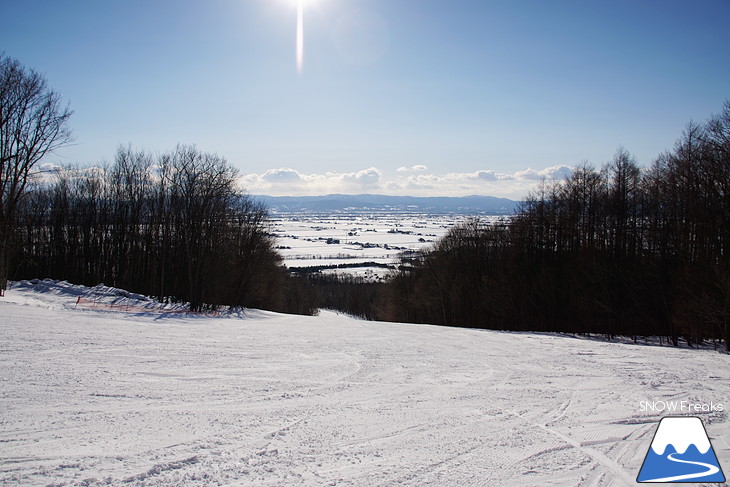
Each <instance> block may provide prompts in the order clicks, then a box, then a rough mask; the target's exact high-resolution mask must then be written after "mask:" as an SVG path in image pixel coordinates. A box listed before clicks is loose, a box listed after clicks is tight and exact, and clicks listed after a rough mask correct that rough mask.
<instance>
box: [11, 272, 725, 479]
mask: <svg viewBox="0 0 730 487" xmlns="http://www.w3.org/2000/svg"><path fill="white" fill-rule="evenodd" d="M79 297H84V298H86V299H85V300H81V301H80V302H79V300H78V298H79ZM77 302H78V304H77ZM113 305H114V306H113ZM176 311H179V310H175V309H166V310H165V309H160V308H159V307H156V306H155V305H154V303H152V302H150V301H147V300H145V299H144V298H143V297H141V296H135V295H129V294H125V293H123V292H119V291H117V290H114V289H110V288H102V287H99V288H96V289H89V288H83V287H79V286H71V285H68V284H67V283H63V282H60V283H59V282H53V281H40V282H37V283H29V282H23V283H14V285H13V287H12V288H11V289H10V290H9V291H8V292H7V295H6V296H5V297H4V298H0V484H2V485H124V486H135V485H252V486H253V485H255V486H273V485H311V486H320V485H367V486H370V485H413V486H416V485H417V486H423V485H434V486H436V485H437V486H444V485H446V486H449V485H453V486H466V485H489V486H544V485H556V486H565V485H589V486H604V485H605V486H608V485H633V484H634V482H635V478H636V475H637V473H638V471H639V469H640V467H641V463H642V461H643V459H644V456H645V455H646V452H647V449H648V448H649V445H650V443H651V440H652V436H653V434H654V431H655V430H656V426H657V424H658V422H659V419H660V418H661V417H662V416H663V415H666V414H667V413H666V412H665V413H660V412H656V411H655V412H651V411H642V410H641V409H642V408H641V407H640V404H641V401H682V400H687V401H689V402H691V403H697V404H699V403H702V404H710V403H711V402H712V403H714V404H715V405H717V404H718V403H722V404H723V405H724V407H725V408H728V407H730V357H728V356H727V355H724V354H720V353H717V352H714V351H712V350H700V351H698V350H690V349H674V348H668V347H658V346H645V345H634V344H625V343H606V342H603V341H599V340H588V339H577V338H572V337H569V336H558V335H550V334H529V333H520V334H518V333H501V332H493V331H482V330H467V329H457V328H442V327H435V326H425V325H407V324H392V323H377V322H366V321H358V320H354V319H351V318H348V317H345V316H341V315H337V314H335V313H332V312H322V313H321V314H320V315H319V316H315V317H302V316H289V315H280V314H274V313H268V312H262V311H253V310H251V311H247V312H245V313H238V314H225V315H222V316H218V317H213V316H200V315H188V314H184V313H179V312H176ZM695 415H697V416H700V417H701V418H702V420H703V422H704V424H705V427H706V429H707V432H708V434H709V436H710V439H711V441H712V443H713V446H714V449H715V451H716V453H717V456H718V459H719V461H720V464H721V465H722V466H723V467H725V472H726V474H727V471H728V467H730V422H728V416H727V412H726V411H723V412H717V411H715V412H699V413H696V414H695ZM714 485H717V484H714Z"/></svg>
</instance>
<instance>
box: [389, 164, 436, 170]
mask: <svg viewBox="0 0 730 487" xmlns="http://www.w3.org/2000/svg"><path fill="white" fill-rule="evenodd" d="M396 171H398V172H424V171H428V166H424V165H423V164H415V165H413V166H411V167H405V166H402V167H399V168H398V169H396Z"/></svg>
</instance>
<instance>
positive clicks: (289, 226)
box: [271, 209, 506, 277]
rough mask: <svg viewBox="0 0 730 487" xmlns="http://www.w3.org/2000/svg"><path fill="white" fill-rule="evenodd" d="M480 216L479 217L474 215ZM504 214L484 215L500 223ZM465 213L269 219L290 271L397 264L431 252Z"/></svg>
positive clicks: (359, 271) (356, 270) (377, 271)
mask: <svg viewBox="0 0 730 487" xmlns="http://www.w3.org/2000/svg"><path fill="white" fill-rule="evenodd" d="M473 216H476V215H473ZM505 217H506V216H505V215H496V216H495V215H480V216H479V218H480V219H481V220H483V221H497V220H499V219H501V218H505ZM467 218H470V215H467V214H429V213H418V212H413V211H400V212H394V211H387V212H383V211H380V212H379V211H376V210H364V209H352V210H342V211H337V212H331V211H330V212H320V213H318V212H308V211H302V212H276V213H273V214H272V215H271V224H272V234H273V235H274V236H275V237H276V244H277V246H278V249H277V250H278V252H279V253H280V254H281V256H282V257H283V258H284V264H285V265H286V266H287V267H290V268H302V267H314V266H326V265H338V264H346V265H350V266H351V265H358V264H365V263H370V262H375V263H377V264H380V265H395V264H396V263H397V262H398V259H399V256H400V254H401V253H402V252H403V251H414V250H420V249H424V248H428V247H430V246H432V245H433V244H434V242H435V241H436V240H438V239H439V238H441V237H443V236H444V235H445V234H446V232H447V231H448V230H449V229H450V228H451V227H453V226H454V225H455V224H457V223H459V222H463V221H465V220H466V219H467ZM337 272H338V273H340V274H344V273H346V274H351V275H358V276H360V277H366V276H365V273H366V272H367V273H368V275H374V276H380V277H383V276H385V275H386V274H387V273H388V269H387V268H383V267H368V266H366V265H360V266H359V267H350V268H346V269H338V270H337Z"/></svg>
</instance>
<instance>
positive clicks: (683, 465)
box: [636, 416, 725, 482]
mask: <svg viewBox="0 0 730 487" xmlns="http://www.w3.org/2000/svg"><path fill="white" fill-rule="evenodd" d="M636 481H637V482H725V475H724V474H723V473H722V469H721V468H720V463H719V462H718V461H717V456H715V450H713V448H712V444H711V443H710V439H709V438H708V436H707V432H706V431H705V427H704V425H703V424H702V420H701V419H700V418H697V417H694V416H671V417H666V418H662V420H661V421H660V422H659V427H658V428H657V431H656V434H655V435H654V439H653V440H652V442H651V446H650V447H649V451H647V452H646V458H644V464H643V465H642V466H641V470H640V471H639V475H638V477H636Z"/></svg>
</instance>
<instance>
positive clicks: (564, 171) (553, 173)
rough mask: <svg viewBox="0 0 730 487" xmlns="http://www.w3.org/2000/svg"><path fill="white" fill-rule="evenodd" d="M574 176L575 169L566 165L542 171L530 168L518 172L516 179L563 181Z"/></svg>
mask: <svg viewBox="0 0 730 487" xmlns="http://www.w3.org/2000/svg"><path fill="white" fill-rule="evenodd" d="M571 174H573V168H572V167H570V166H566V165H558V166H550V167H547V168H545V169H543V170H541V171H536V170H535V169H532V168H529V169H526V170H524V171H517V172H516V173H515V177H516V178H518V179H531V180H534V181H540V180H541V179H543V178H546V179H563V178H566V177H569V176H570V175H571Z"/></svg>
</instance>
